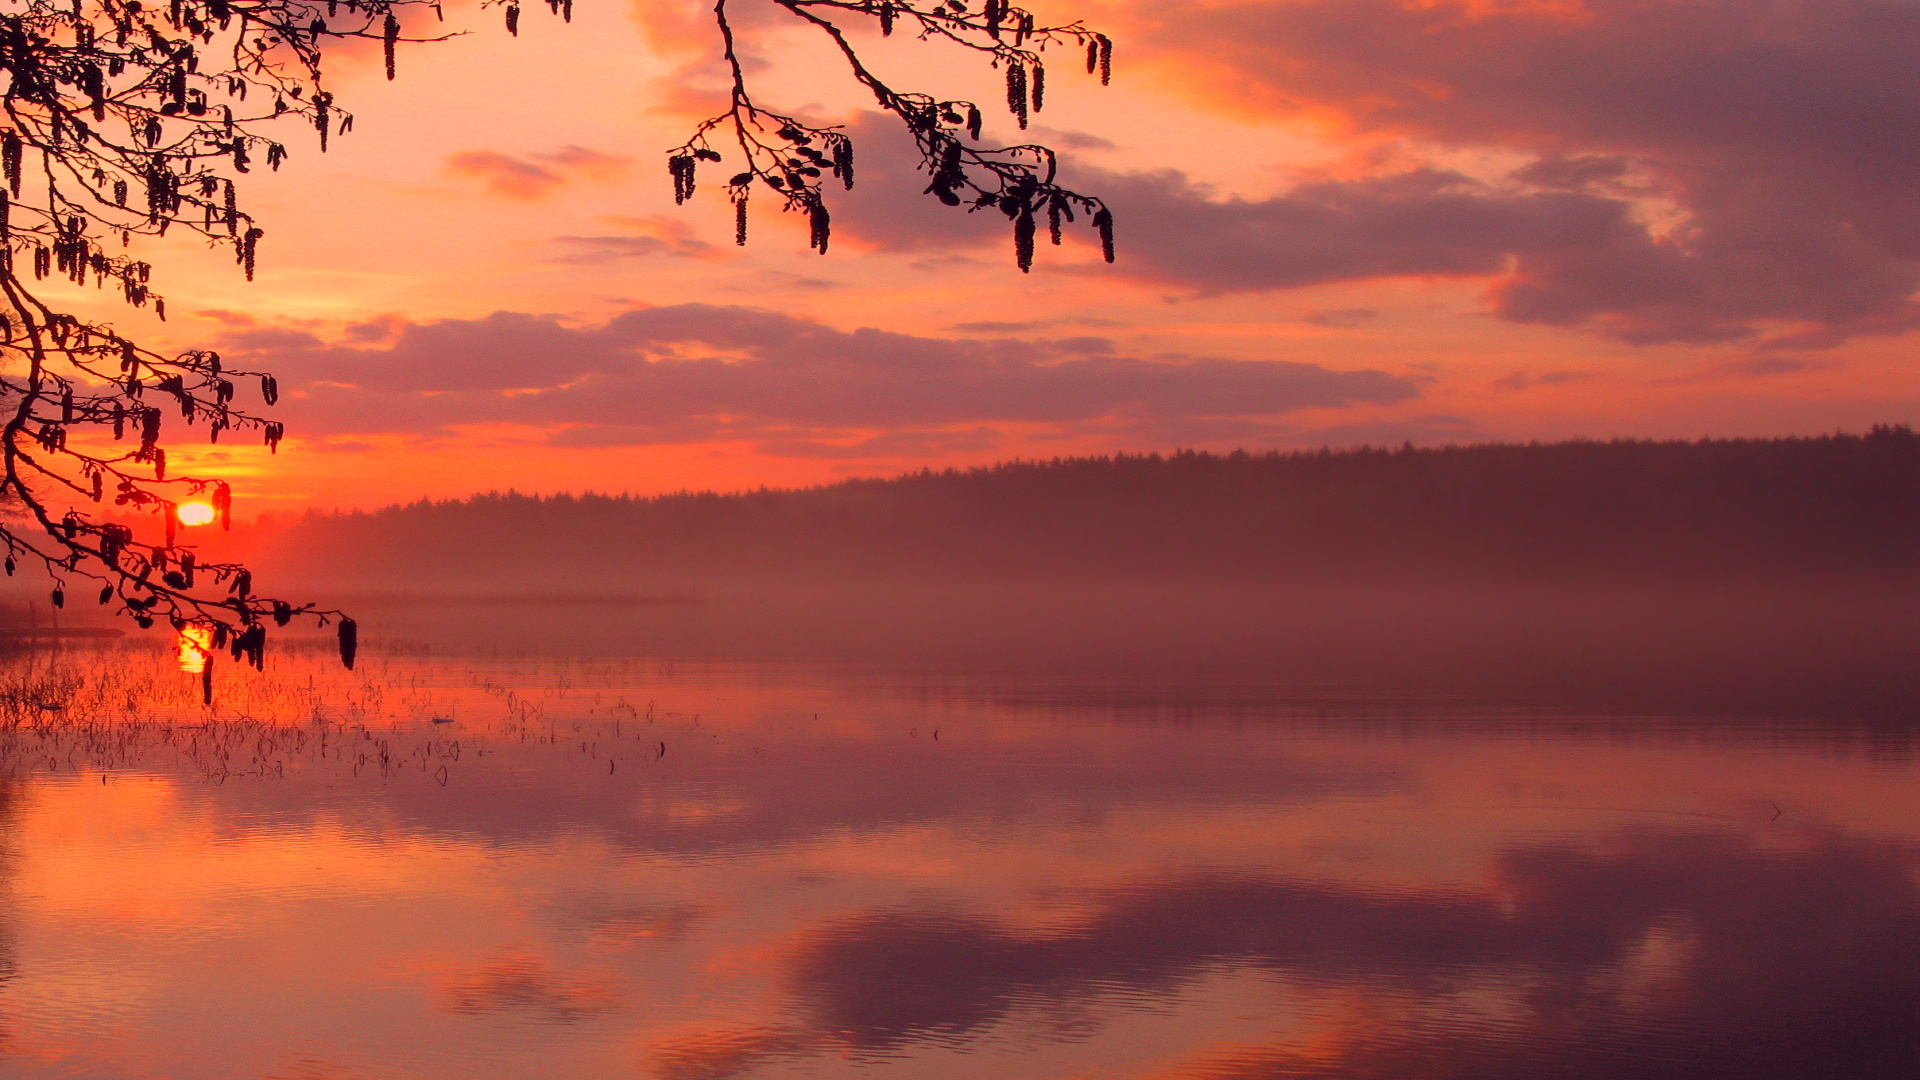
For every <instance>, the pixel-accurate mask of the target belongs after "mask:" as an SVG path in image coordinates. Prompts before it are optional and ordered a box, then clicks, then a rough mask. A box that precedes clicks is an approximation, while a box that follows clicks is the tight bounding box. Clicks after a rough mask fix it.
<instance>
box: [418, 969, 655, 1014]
mask: <svg viewBox="0 0 1920 1080" xmlns="http://www.w3.org/2000/svg"><path fill="white" fill-rule="evenodd" d="M440 1001H441V1008H443V1009H445V1010H446V1011H447V1012H450V1013H457V1014H462V1015H468V1016H483V1015H487V1014H492V1013H512V1014H517V1015H520V1016H523V1017H526V1018H528V1019H533V1020H540V1021H544V1022H546V1023H552V1024H571V1023H577V1022H579V1021H581V1020H586V1019H589V1018H591V1017H593V1016H597V1015H599V1014H601V1013H605V1012H610V1011H612V1010H613V1009H614V1008H615V1007H616V1006H617V1005H618V1002H617V1000H616V998H615V996H614V993H613V991H612V990H611V989H610V988H608V987H607V986H606V985H605V983H604V982H602V981H601V980H598V979H594V978H590V977H585V976H580V975H570V974H567V973H564V972H558V971H554V970H553V969H551V968H549V967H548V966H547V965H546V964H545V963H544V962H542V961H541V960H540V959H538V958H537V957H531V956H517V955H516V956H507V957H503V958H501V959H499V960H496V961H494V962H492V963H490V964H487V965H485V966H483V967H480V968H478V969H476V970H474V971H471V972H468V973H467V974H466V975H463V976H461V977H460V978H458V979H456V980H454V981H453V982H451V983H449V984H447V985H446V986H444V987H442V988H441V991H440Z"/></svg>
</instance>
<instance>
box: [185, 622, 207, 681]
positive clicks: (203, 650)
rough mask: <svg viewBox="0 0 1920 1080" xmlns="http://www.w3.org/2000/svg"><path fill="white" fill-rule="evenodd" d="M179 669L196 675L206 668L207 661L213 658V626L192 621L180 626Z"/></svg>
mask: <svg viewBox="0 0 1920 1080" xmlns="http://www.w3.org/2000/svg"><path fill="white" fill-rule="evenodd" d="M178 643H179V646H180V670H181V671H184V672H186V673H187V674H189V675H198V674H200V673H201V672H203V671H205V670H207V661H209V660H211V659H213V628H212V627H210V626H198V625H195V624H193V623H188V624H187V625H185V626H183V627H181V628H180V636H179V641H178Z"/></svg>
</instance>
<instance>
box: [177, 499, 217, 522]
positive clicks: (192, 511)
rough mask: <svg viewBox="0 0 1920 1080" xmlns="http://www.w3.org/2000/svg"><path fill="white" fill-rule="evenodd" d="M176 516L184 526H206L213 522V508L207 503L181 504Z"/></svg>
mask: <svg viewBox="0 0 1920 1080" xmlns="http://www.w3.org/2000/svg"><path fill="white" fill-rule="evenodd" d="M174 514H175V515H176V516H177V517H179V519H180V524H182V525H205V524H208V523H209V522H211V521H213V507H211V506H208V505H207V504H206V503H181V504H180V505H179V506H178V507H177V508H175V509H174Z"/></svg>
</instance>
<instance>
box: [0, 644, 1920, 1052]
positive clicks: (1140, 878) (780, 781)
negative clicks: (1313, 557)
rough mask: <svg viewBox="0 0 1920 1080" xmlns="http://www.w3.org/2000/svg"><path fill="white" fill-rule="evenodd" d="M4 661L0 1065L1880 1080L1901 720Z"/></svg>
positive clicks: (144, 660) (1911, 809)
mask: <svg viewBox="0 0 1920 1080" xmlns="http://www.w3.org/2000/svg"><path fill="white" fill-rule="evenodd" d="M3 677H4V679H5V680H6V685H7V686H9V687H12V688H13V690H14V692H15V694H16V696H19V695H23V694H24V695H26V696H27V697H29V698H31V699H32V700H31V702H30V703H29V704H28V705H27V706H26V707H25V708H23V709H20V710H16V714H15V715H14V716H13V717H12V719H11V720H9V721H8V722H7V724H6V730H5V731H4V733H0V778H3V779H0V1075H5V1076H8V1077H21V1078H41V1077H63V1078H67V1077H115V1078H120V1077H183V1078H186V1077H191V1078H207V1080H213V1078H228V1077H234V1078H241V1077H245V1078H286V1080H292V1078H304V1080H319V1078H348V1077H352V1078H388V1077H392V1078H402V1077H406V1078H412V1077H421V1078H427V1077H433V1078H440V1077H449V1078H451V1077H460V1078H486V1077H515V1078H519V1077H534V1076H561V1077H577V1078H596V1077H623V1078H631V1077H658V1078H662V1080H721V1078H729V1077H753V1078H772V1077H797V1076H854V1075H858V1076H863V1077H866V1076H871V1077H911V1078H915V1080H939V1078H947V1077H952V1078H978V1077H1005V1078H1016V1080H1017V1078H1076V1080H1079V1078H1106V1077H1114V1078H1120V1077H1126V1078H1148V1077H1166V1078H1172V1077H1179V1078H1190V1080H1256V1078H1295V1077H1312V1078H1328V1080H1332V1078H1370V1080H1398V1078H1407V1080H1412V1078H1416V1077H1417V1078H1423V1080H1431V1078H1455V1077H1458V1078H1467V1077H1489V1078H1493V1077H1500V1078H1518V1080H1527V1078H1535V1077H1538V1078H1548V1077H1552V1078H1568V1077H1573V1078H1584V1077H1594V1078H1602V1077H1604V1078H1609V1080H1617V1078H1639V1077H1644V1078H1656V1077H1672V1078H1683V1077H1684V1078H1711V1080H1717V1078H1722V1077H1725V1078H1729V1080H1731V1078H1735V1077H1739V1078H1742V1080H1755V1078H1772V1077H1779V1078H1789V1077H1790V1078H1793V1080H1805V1078H1808V1077H1813V1076H1833V1077H1844V1078H1855V1080H1858V1078H1873V1077H1890V1078H1891V1077H1898V1078H1902V1080H1910V1078H1911V1077H1913V1076H1916V1075H1920V846H1916V839H1917V838H1920V786H1916V782H1915V781H1916V776H1915V769H1914V761H1913V757H1912V755H1911V741H1910V736H1909V734H1908V733H1907V732H1906V731H1905V730H1904V729H1899V728H1895V729H1888V728H1885V727H1881V728H1873V729H1867V728H1851V727H1846V726H1843V725H1836V724H1823V723H1817V722H1804V721H1803V722H1784V721H1765V720H1742V719H1739V718H1731V719H1728V718H1721V719H1714V720H1689V719H1684V718H1671V717H1668V718H1660V717H1636V716H1609V717H1592V716H1578V715H1566V714H1561V715H1540V714H1538V713H1530V712H1527V711H1524V710H1514V709H1500V710H1494V709H1490V708H1476V707H1475V706H1474V704H1473V703H1472V702H1460V701H1442V702H1435V701H1428V702H1418V701H1415V702H1407V701H1392V700H1365V699H1356V698H1353V697H1339V696H1329V695H1318V696H1302V695H1288V694H1285V693H1278V692H1274V691H1271V690H1267V691H1261V690H1257V689H1250V688H1247V687H1244V686H1242V687H1228V686H1202V687H1192V686H1187V687H1173V686H1167V685H1148V684H1130V683H1125V682H1121V681H1117V680H1105V681H1102V680H1080V681H1049V680H1047V679H1044V678H1040V677H1033V676H1029V677H1025V678H1021V679H1017V680H1006V679H1003V680H984V679H972V680H970V679H964V678H956V677H947V678H941V679H926V678H911V677H907V676H902V675H898V674H887V673H885V672H881V671H861V670H851V669H845V668H841V669H827V668H818V667H812V668H810V667H805V666H800V665H787V666H767V665H752V664H705V665H701V664H685V663H679V664H669V663H663V662H658V661H648V660H595V661H591V662H586V661H579V662H566V661H556V660H511V661H510V660H497V661H464V660H443V659H433V658H427V657H407V656H381V655H373V656H368V657H365V658H364V659H363V662H362V668H361V670H360V671H359V672H357V673H355V674H354V675H352V676H345V675H343V674H341V673H338V672H336V671H335V670H334V669H333V668H331V667H330V666H329V665H328V664H326V663H325V662H324V661H323V659H322V658H321V657H320V656H318V655H315V656H311V657H308V658H302V657H299V656H286V657H283V658H281V659H278V660H276V661H274V662H273V663H271V664H270V665H269V669H268V671H267V673H266V674H265V675H264V676H241V675H238V674H233V673H230V672H227V671H224V670H223V671H222V673H221V674H220V677H219V684H220V702H219V705H218V706H217V708H215V709H213V710H203V709H201V708H200V706H199V705H198V702H197V697H196V695H197V692H198V679H197V677H196V676H190V675H185V674H182V673H180V672H179V671H178V670H177V658H176V657H175V656H174V655H172V654H171V653H164V652H160V651H147V652H143V651H139V650H137V649H124V650H109V651H105V652H97V653H86V652H81V653H70V654H66V655H64V656H63V657H57V658H48V657H44V656H43V657H36V658H21V659H17V660H15V661H14V662H12V664H11V666H10V667H7V668H6V669H5V672H4V676H3ZM42 706H49V707H44V708H43V707H42ZM436 718H438V719H441V720H446V721H449V722H445V723H436V722H435V720H436Z"/></svg>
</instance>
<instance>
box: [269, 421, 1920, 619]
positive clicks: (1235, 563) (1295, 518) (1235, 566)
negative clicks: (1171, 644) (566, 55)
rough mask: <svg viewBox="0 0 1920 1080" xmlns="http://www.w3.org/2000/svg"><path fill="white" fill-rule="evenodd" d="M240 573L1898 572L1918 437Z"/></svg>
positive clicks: (515, 532) (886, 486)
mask: <svg viewBox="0 0 1920 1080" xmlns="http://www.w3.org/2000/svg"><path fill="white" fill-rule="evenodd" d="M257 540H258V541H259V542H260V548H259V549H258V550H257V551H256V553H255V557H256V558H258V559H259V560H260V561H261V562H263V563H264V564H265V565H264V567H263V568H264V569H269V570H277V571H279V572H282V573H289V574H293V575H295V576H298V577H303V578H304V577H308V576H310V575H311V576H319V575H324V576H326V577H327V578H330V579H333V580H335V581H341V580H350V581H361V582H366V583H369V584H378V585H381V586H383V587H419V586H458V587H463V588H464V587H475V588H481V589H490V588H502V589H514V588H523V587H542V588H546V587H555V586H568V585H572V586H596V587H607V586H621V587H643V588H662V587H665V588H671V587H675V586H681V585H686V586H697V585H699V584H701V583H703V582H711V581H731V580H796V581H809V582H818V581H823V580H846V579H880V580H888V579H892V580H968V579H983V580H984V579H992V580H1060V579H1079V580H1121V579H1130V580H1139V579H1152V580H1168V579H1192V578H1206V579H1215V580H1219V579H1249V580H1268V581H1272V580H1284V579H1316V578H1354V577H1362V578H1401V577H1407V576H1413V577H1420V578H1429V579H1431V578H1435V577H1440V578H1448V577H1455V576H1484V575H1497V576H1522V577H1527V576H1544V575H1552V576H1566V575H1577V576H1603V577H1604V576H1611V575H1632V576H1640V577H1644V576H1648V575H1652V576H1663V575H1686V576H1700V575H1709V576H1711V575H1764V576H1778V575H1786V576H1793V577H1802V576H1822V577H1824V576H1830V575H1855V574H1868V573H1882V572H1887V571H1901V570H1913V569H1920V436H1917V435H1916V434H1915V433H1914V432H1913V431H1912V430H1911V429H1910V428H1908V427H1905V426H1899V427H1884V426H1883V427H1875V428H1873V429H1872V430H1871V431H1870V432H1868V433H1867V434H1865V435H1828V436H1820V437H1813V438H1783V439H1709V440H1703V441H1699V442H1646V441H1614V442H1565V443H1554V444H1544V445H1542V444H1532V445H1503V444H1496V445H1482V446H1461V447H1446V448H1439V449H1415V448H1412V447H1410V446H1409V447H1403V448H1401V449H1397V450H1394V449H1372V448H1362V449H1355V450H1321V451H1317V452H1294V453H1278V452H1276V453H1246V452H1236V453H1231V454H1211V453H1196V452H1180V453H1174V454H1168V455H1160V454H1148V455H1117V456H1113V457H1091V458H1068V459H1061V460H1055V461H1046V462H1012V463H1008V464H1002V465H995V466H992V467H990V468H977V469H966V470H946V471H940V472H934V471H926V472H920V473H914V474H910V475H906V476H901V477H897V478H894V479H888V480H851V481H846V482H843V483H837V484H832V485H828V486H823V487H817V488H810V489H805V490H795V491H755V492H747V493H741V494H729V495H718V494H711V493H708V494H677V495H665V496H658V497H652V498H638V497H630V496H604V495H592V494H587V495H577V496H576V495H559V496H547V497H538V496H528V495H519V494H514V493H507V494H487V495H478V496H475V497H473V498H469V499H463V500H458V501H452V502H420V503H414V504H411V505H406V506H395V507H389V508H387V509H383V510H378V511H373V512H356V513H342V514H318V513H316V514H309V515H307V516H306V517H304V518H301V519H297V520H294V521H291V522H286V523H283V524H282V525H281V526H279V527H275V528H269V529H267V530H264V531H263V533H262V534H261V535H260V536H258V537H257Z"/></svg>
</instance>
